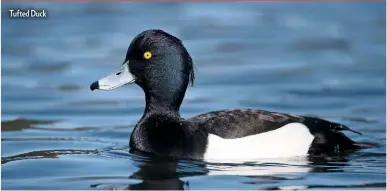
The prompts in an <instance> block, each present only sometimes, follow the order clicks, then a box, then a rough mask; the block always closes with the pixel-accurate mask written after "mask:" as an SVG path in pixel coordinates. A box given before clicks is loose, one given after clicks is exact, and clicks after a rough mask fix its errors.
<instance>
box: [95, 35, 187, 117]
mask: <svg viewBox="0 0 387 191" xmlns="http://www.w3.org/2000/svg"><path fill="white" fill-rule="evenodd" d="M190 82H191V83H192V84H193V82H194V70H193V63H192V59H191V57H190V55H189V54H188V52H187V50H186V49H185V47H184V45H183V44H182V42H181V41H180V40H179V39H178V38H176V37H174V36H172V35H170V34H168V33H166V32H164V31H162V30H147V31H144V32H142V33H140V34H138V35H137V36H136V37H135V38H134V39H133V40H132V42H131V43H130V45H129V48H128V51H127V53H126V57H125V60H124V62H123V64H122V66H121V67H120V68H119V69H118V70H117V71H116V72H114V73H112V74H110V75H108V76H106V77H104V78H102V79H100V80H98V81H95V82H93V83H92V84H91V85H90V89H91V90H112V89H115V88H118V87H120V86H123V85H125V84H132V83H135V84H137V85H139V86H140V87H141V88H142V89H143V90H144V92H145V97H146V109H172V110H176V111H178V110H179V107H180V105H181V102H182V101H183V98H184V94H185V91H186V89H187V86H188V84H189V83H190Z"/></svg>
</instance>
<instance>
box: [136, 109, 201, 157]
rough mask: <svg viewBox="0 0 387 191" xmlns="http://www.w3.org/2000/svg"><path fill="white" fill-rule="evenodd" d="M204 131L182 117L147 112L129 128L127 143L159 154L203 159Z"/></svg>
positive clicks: (141, 149)
mask: <svg viewBox="0 0 387 191" xmlns="http://www.w3.org/2000/svg"><path fill="white" fill-rule="evenodd" d="M206 145H207V133H206V132H205V131H203V130H201V129H199V128H197V127H196V126H194V125H193V124H191V123H188V122H187V121H185V120H184V119H181V118H177V117H172V116H165V115H149V116H145V117H143V119H141V121H140V122H139V123H138V124H137V125H136V127H135V129H134V130H133V132H132V136H131V140H130V147H131V148H133V149H138V150H140V151H143V152H149V153H153V154H156V155H159V156H169V157H178V158H182V157H183V158H191V159H202V158H203V154H204V152H205V149H206Z"/></svg>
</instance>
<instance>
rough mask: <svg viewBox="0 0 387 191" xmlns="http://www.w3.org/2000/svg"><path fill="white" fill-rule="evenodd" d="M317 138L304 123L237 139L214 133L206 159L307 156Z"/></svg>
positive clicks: (230, 159)
mask: <svg viewBox="0 0 387 191" xmlns="http://www.w3.org/2000/svg"><path fill="white" fill-rule="evenodd" d="M313 139H314V136H313V135H312V134H311V133H310V132H309V129H308V128H307V127H306V126H305V125H303V124H301V123H289V124H287V125H285V126H283V127H281V128H278V129H276V130H273V131H268V132H266V133H260V134H257V135H250V136H246V137H242V138H237V139H223V138H221V137H219V136H216V135H212V134H210V135H209V136H208V145H207V150H206V153H205V154H204V160H206V161H216V162H220V161H225V162H226V161H227V162H231V161H235V160H243V161H253V160H257V159H262V158H279V157H294V156H304V155H306V154H307V153H308V150H309V147H310V145H311V144H312V141H313Z"/></svg>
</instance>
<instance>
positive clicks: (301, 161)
mask: <svg viewBox="0 0 387 191" xmlns="http://www.w3.org/2000/svg"><path fill="white" fill-rule="evenodd" d="M134 155H137V156H138V155H141V157H140V158H141V159H134V160H135V162H136V164H137V166H138V167H139V170H138V171H137V172H135V173H133V174H132V175H130V176H129V179H132V180H138V181H139V182H136V183H133V184H129V185H126V186H123V185H119V186H118V185H105V186H104V188H108V189H119V190H189V189H190V183H189V181H183V180H182V179H185V177H194V176H202V175H206V176H217V175H233V176H244V177H249V178H251V181H248V182H245V183H246V184H265V183H268V182H271V181H275V182H276V181H281V180H289V179H303V178H304V177H305V176H307V174H308V173H309V172H326V171H332V170H334V171H336V172H337V171H340V169H342V167H343V166H345V165H346V162H347V159H346V157H343V156H340V157H335V158H326V157H323V158H321V157H319V158H310V157H294V158H282V159H266V160H259V161H254V162H241V161H231V162H230V161H228V163H224V162H222V161H213V162H206V163H205V162H200V161H181V160H179V161H177V160H172V159H167V158H158V157H154V156H153V157H150V156H146V155H144V154H143V153H135V154H134ZM191 187H197V186H195V185H191ZM199 187H200V186H199ZM307 187H308V186H303V187H302V188H301V189H305V188H307ZM267 189H273V188H272V187H268V188H267ZM276 189H283V188H280V187H278V188H276ZM289 189H291V188H289ZM298 189H300V188H298Z"/></svg>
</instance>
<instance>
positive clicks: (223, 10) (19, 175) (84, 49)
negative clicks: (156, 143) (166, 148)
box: [1, 2, 386, 190]
mask: <svg viewBox="0 0 387 191" xmlns="http://www.w3.org/2000/svg"><path fill="white" fill-rule="evenodd" d="M30 7H34V8H44V9H46V11H47V13H48V16H49V17H48V18H47V19H10V18H9V17H8V16H7V10H8V9H9V8H30ZM2 16H3V20H2V40H3V41H2V55H3V56H2V83H1V85H2V113H1V115H2V119H1V120H2V123H1V133H2V137H1V140H2V147H1V149H2V150H1V151H2V154H1V156H2V158H1V161H2V165H1V168H2V169H1V171H2V182H1V183H2V189H161V188H165V189H218V190H219V189H279V188H281V189H307V188H309V189H328V188H332V189H340V190H341V189H385V186H386V172H385V171H386V152H385V149H386V145H385V141H386V131H385V126H386V111H385V104H386V102H385V85H386V84H385V79H386V78H385V71H386V65H385V59H386V55H385V51H386V50H385V46H386V44H385V41H386V39H385V33H386V31H385V28H386V25H385V23H386V21H385V3H384V2H381V3H10V2H3V3H2ZM150 28H161V29H163V30H165V31H167V32H169V33H171V34H173V35H176V36H178V37H179V38H181V39H182V40H183V42H184V44H185V45H186V47H187V49H188V51H189V52H190V54H191V56H192V57H193V59H194V63H195V66H196V69H197V78H196V79H197V80H196V82H195V86H194V87H192V88H189V89H188V91H187V94H186V98H185V100H184V103H183V106H182V108H181V113H182V115H183V116H185V117H191V116H195V115H197V114H200V113H204V112H208V111H212V110H218V109H229V108H257V109H265V110H273V111H281V112H285V113H293V114H300V115H315V116H319V117H323V118H326V119H329V120H333V121H337V122H341V123H344V124H346V125H348V126H350V127H351V128H353V129H355V130H358V131H361V132H363V134H364V135H363V136H360V135H357V134H353V133H346V134H347V135H348V136H349V137H351V138H352V139H354V140H356V141H364V142H371V143H375V144H377V145H378V146H377V147H376V148H372V149H366V150H362V151H359V152H355V153H352V154H347V155H341V156H332V157H330V158H326V159H320V160H309V159H305V158H302V157H301V158H291V159H278V160H269V161H253V162H252V161H246V162H244V163H228V164H215V163H204V162H200V161H173V160H165V159H158V158H154V157H149V156H143V155H139V154H129V153H128V144H129V135H130V132H131V131H132V129H133V126H134V124H135V123H136V122H137V121H138V120H139V118H140V116H141V115H142V112H143V109H144V95H143V92H142V90H141V89H140V88H139V87H137V86H135V85H132V86H125V87H123V88H120V89H117V90H114V91H110V92H101V91H99V92H91V91H90V90H89V85H90V83H91V82H93V81H94V80H96V79H99V78H100V77H103V76H105V75H106V74H108V73H110V72H113V71H114V70H115V69H117V68H118V66H119V65H120V63H121V62H122V61H123V59H124V56H125V51H126V49H127V46H128V44H129V42H130V41H131V39H132V38H133V37H134V36H135V35H136V34H137V33H139V32H141V31H143V30H146V29H150ZM252 149H253V148H252Z"/></svg>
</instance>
